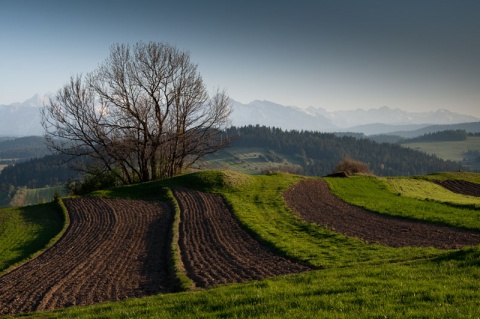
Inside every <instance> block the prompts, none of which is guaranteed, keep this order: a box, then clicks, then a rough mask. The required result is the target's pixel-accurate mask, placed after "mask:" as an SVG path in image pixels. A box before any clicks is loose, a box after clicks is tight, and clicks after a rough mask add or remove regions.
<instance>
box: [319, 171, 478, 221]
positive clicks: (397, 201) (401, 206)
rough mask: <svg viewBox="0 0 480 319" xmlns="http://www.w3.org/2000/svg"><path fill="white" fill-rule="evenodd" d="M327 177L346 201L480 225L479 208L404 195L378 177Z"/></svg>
mask: <svg viewBox="0 0 480 319" xmlns="http://www.w3.org/2000/svg"><path fill="white" fill-rule="evenodd" d="M326 181H327V182H328V184H329V185H330V189H331V190H332V192H333V193H334V194H336V195H337V196H338V197H340V198H342V199H344V200H345V201H346V202H348V203H351V204H354V205H357V206H360V207H364V208H367V209H369V210H372V211H375V212H378V213H381V214H388V215H392V216H400V217H406V218H412V219H419V220H425V221H430V222H437V223H442V224H445V225H450V226H455V227H463V228H470V229H477V230H479V229H480V210H479V209H478V208H472V207H455V206H452V205H448V204H444V203H439V202H435V201H431V200H429V201H425V200H420V199H415V198H409V197H405V196H400V195H399V194H398V193H393V192H392V191H390V189H389V187H388V185H387V184H386V183H384V182H382V180H381V179H379V178H377V177H367V176H354V177H350V178H326Z"/></svg>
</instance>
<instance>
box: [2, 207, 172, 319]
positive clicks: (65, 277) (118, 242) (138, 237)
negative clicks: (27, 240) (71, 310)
mask: <svg viewBox="0 0 480 319" xmlns="http://www.w3.org/2000/svg"><path fill="white" fill-rule="evenodd" d="M64 203H65V206H66V207H67V210H68V213H69V216H70V225H69V227H68V229H67V231H66V232H65V234H64V235H63V237H62V238H61V239H60V240H59V242H57V243H56V244H55V245H54V246H52V247H51V248H50V249H48V250H47V251H45V252H44V253H43V254H41V255H40V256H38V257H37V258H35V259H33V260H31V261H30V262H28V263H26V264H24V265H22V266H21V267H19V268H17V269H15V270H13V271H11V272H9V273H7V274H5V275H4V276H2V277H0V315H7V314H17V313H21V312H30V311H42V310H48V309H55V308H62V307H68V306H73V305H89V304H93V303H99V302H105V301H117V300H121V299H125V298H131V297H142V296H146V295H152V294H157V293H160V292H167V291H168V278H167V276H168V273H167V271H168V238H169V235H168V234H169V231H170V227H171V221H172V213H171V210H170V209H169V208H168V206H167V205H166V204H165V203H160V202H156V203H155V202H144V201H134V200H121V199H115V200H112V199H99V198H84V199H65V200H64Z"/></svg>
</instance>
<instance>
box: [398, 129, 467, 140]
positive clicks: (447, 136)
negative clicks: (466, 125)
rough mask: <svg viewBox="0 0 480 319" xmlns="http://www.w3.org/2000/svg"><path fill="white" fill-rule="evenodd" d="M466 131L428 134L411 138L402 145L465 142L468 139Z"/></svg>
mask: <svg viewBox="0 0 480 319" xmlns="http://www.w3.org/2000/svg"><path fill="white" fill-rule="evenodd" d="M467 136H468V134H467V131H465V130H446V131H440V132H434V133H426V134H423V135H421V136H418V137H415V138H409V139H405V140H403V141H402V143H422V142H447V141H465V140H466V139H467Z"/></svg>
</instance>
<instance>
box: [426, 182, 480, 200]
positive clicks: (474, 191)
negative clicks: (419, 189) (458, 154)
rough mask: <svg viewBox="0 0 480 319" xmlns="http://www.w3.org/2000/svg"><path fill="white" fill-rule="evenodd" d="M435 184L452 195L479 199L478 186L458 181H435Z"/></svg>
mask: <svg viewBox="0 0 480 319" xmlns="http://www.w3.org/2000/svg"><path fill="white" fill-rule="evenodd" d="M436 183H437V184H439V185H441V186H443V187H445V188H446V189H448V190H449V191H452V192H454V193H458V194H462V195H470V196H477V197H480V184H476V183H472V182H467V181H460V180H448V181H437V182H436Z"/></svg>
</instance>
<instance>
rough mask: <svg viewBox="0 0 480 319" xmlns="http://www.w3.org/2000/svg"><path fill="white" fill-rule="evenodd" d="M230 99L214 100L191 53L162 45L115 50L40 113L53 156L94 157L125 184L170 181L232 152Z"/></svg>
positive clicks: (122, 46)
mask: <svg viewBox="0 0 480 319" xmlns="http://www.w3.org/2000/svg"><path fill="white" fill-rule="evenodd" d="M230 113H231V109H230V99H229V97H228V96H227V94H226V93H225V92H224V91H219V90H217V91H216V92H215V94H214V95H213V97H211V98H210V96H209V94H208V92H207V90H206V88H205V85H204V83H203V80H202V78H201V76H200V75H199V73H198V71H197V66H196V65H195V64H193V63H191V61H190V56H189V54H188V53H187V52H182V51H180V50H178V49H176V48H174V47H172V46H169V45H167V44H162V43H155V42H150V43H148V44H145V43H137V44H135V45H134V46H133V47H130V46H129V45H125V44H116V45H113V46H112V47H111V51H110V56H109V57H108V58H107V59H106V60H105V61H104V63H103V64H101V65H100V67H99V68H98V69H97V70H95V71H94V72H92V73H90V74H88V75H87V76H86V77H85V78H83V77H82V76H81V75H80V76H77V77H74V78H71V79H70V82H69V83H68V84H66V85H65V86H64V87H63V88H62V89H61V90H59V91H58V93H57V95H56V96H55V98H53V99H52V100H51V101H50V104H49V105H47V106H45V108H44V109H43V111H42V125H43V127H44V129H45V135H46V137H47V140H48V142H49V145H50V147H51V148H52V149H54V150H56V151H59V152H62V153H65V154H69V155H73V156H90V157H93V158H95V159H97V160H98V162H100V163H101V164H102V166H103V168H104V169H105V170H107V171H110V172H120V173H117V174H120V175H121V176H119V177H120V178H121V179H122V180H123V181H124V182H127V183H132V182H136V181H148V180H151V179H156V178H158V177H170V176H173V175H176V174H178V173H179V172H181V170H182V169H184V168H185V167H188V166H189V165H191V164H193V163H194V162H195V161H196V160H197V159H199V158H201V157H202V156H204V155H206V154H210V153H212V152H215V151H216V150H218V149H221V148H223V147H225V146H226V144H227V142H228V141H225V140H222V139H221V138H219V133H220V130H222V129H224V128H226V126H227V125H228V124H229V120H228V117H229V115H230Z"/></svg>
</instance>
